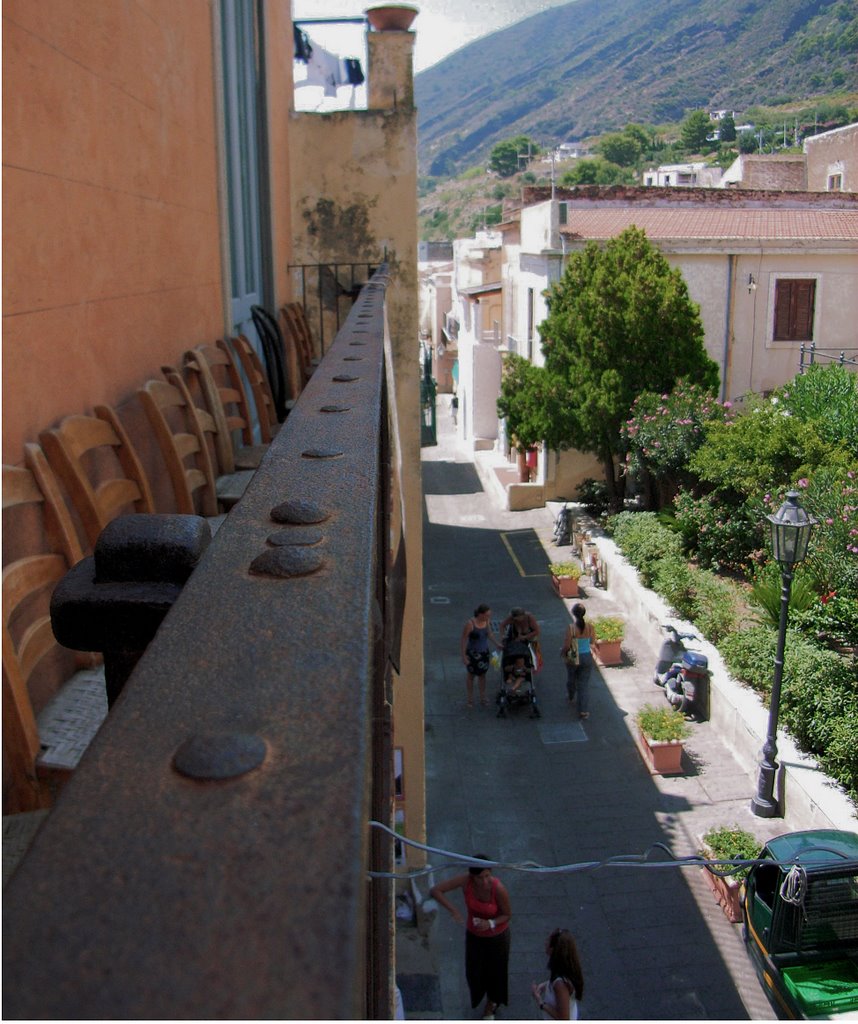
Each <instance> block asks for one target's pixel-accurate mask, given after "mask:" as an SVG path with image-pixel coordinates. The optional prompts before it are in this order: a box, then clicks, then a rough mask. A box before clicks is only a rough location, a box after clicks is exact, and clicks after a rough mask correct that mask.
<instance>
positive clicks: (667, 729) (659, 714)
mask: <svg viewBox="0 0 858 1024" xmlns="http://www.w3.org/2000/svg"><path fill="white" fill-rule="evenodd" d="M635 718H636V720H637V723H638V728H639V729H640V731H641V732H642V733H643V734H644V736H646V737H647V739H650V740H655V741H656V742H657V743H666V742H670V741H671V740H683V739H685V737H686V736H690V735H691V728H690V727H689V725H688V722H686V720H685V715H683V713H682V712H681V711H679V710H677V709H676V708H671V707H667V706H666V705H661V706H660V707H655V705H653V704H644V706H643V707H642V708H640V709H639V711H638V713H637V715H636V716H635Z"/></svg>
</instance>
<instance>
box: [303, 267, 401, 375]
mask: <svg viewBox="0 0 858 1024" xmlns="http://www.w3.org/2000/svg"><path fill="white" fill-rule="evenodd" d="M386 259H387V253H386V251H385V254H384V257H383V258H380V259H377V260H364V261H362V262H357V263H293V264H290V266H289V268H288V269H289V271H290V273H291V274H292V283H293V288H294V291H295V295H296V297H297V298H298V299H299V300H300V302H301V305H302V306H303V307H304V314H305V316H306V317H307V320H308V322H309V324H310V328H311V330H312V331H313V333H314V335H315V337H316V338H317V339H318V345H319V354H320V355H324V354H325V352H326V351H327V349H328V345H329V344H330V339H331V338H332V337H334V336H335V335H336V334H337V332H338V331H339V330H340V327H341V326H342V324H343V322H344V321H345V318H346V316H347V315H348V310H349V309H350V308H351V305H352V303H353V302H354V301H355V299H356V298H357V296H358V295H359V294H360V291H361V289H362V288H363V286H364V285H365V284H366V283H367V281H368V280H369V279H370V278H371V277H372V276H373V274H375V272H376V270H377V269H378V268H379V266H382V265H384V264H385V261H386Z"/></svg>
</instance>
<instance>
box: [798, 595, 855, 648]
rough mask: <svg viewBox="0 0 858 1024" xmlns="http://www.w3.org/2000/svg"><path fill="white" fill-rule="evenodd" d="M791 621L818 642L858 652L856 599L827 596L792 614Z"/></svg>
mask: <svg viewBox="0 0 858 1024" xmlns="http://www.w3.org/2000/svg"><path fill="white" fill-rule="evenodd" d="M790 622H791V623H792V624H793V625H794V626H795V628H796V629H798V630H801V632H802V633H803V634H805V635H806V636H807V637H808V638H809V639H811V640H816V641H817V642H818V643H821V644H829V645H837V646H844V647H853V648H855V649H856V650H858V601H856V600H855V599H854V598H852V597H843V596H841V595H840V594H825V595H823V597H821V598H819V599H817V601H815V602H814V604H812V605H811V606H810V607H809V608H806V609H805V610H804V611H801V612H797V613H796V614H795V615H794V616H792V615H791V616H790Z"/></svg>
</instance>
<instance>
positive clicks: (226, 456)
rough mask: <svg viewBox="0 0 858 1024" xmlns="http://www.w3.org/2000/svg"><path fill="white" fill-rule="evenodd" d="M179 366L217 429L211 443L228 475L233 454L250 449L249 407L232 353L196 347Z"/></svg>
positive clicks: (222, 469)
mask: <svg viewBox="0 0 858 1024" xmlns="http://www.w3.org/2000/svg"><path fill="white" fill-rule="evenodd" d="M182 362H183V369H184V371H185V373H186V374H188V375H189V377H191V378H193V379H194V380H195V381H196V383H197V386H198V388H199V392H200V394H201V395H202V397H203V400H204V401H205V404H206V408H207V409H208V410H209V412H210V413H211V415H212V416H213V417H214V420H215V423H216V425H217V438H216V442H215V443H216V445H217V459H218V464H219V466H220V468H221V471H222V472H224V473H231V472H233V470H234V469H235V468H236V466H237V465H238V463H237V462H236V453H237V451H238V450H239V449H240V447H252V446H253V426H252V414H251V409H250V403H249V402H248V398H247V392H246V390H245V387H244V383H243V381H242V379H241V373H240V371H239V369H238V366H237V364H236V362H235V359H234V358H233V356H232V352H230V350H229V348H228V347H227V348H223V347H220V346H218V345H197V347H196V348H194V349H192V350H189V351H188V352H186V353H185V354H184V357H183V361H182ZM237 441H240V445H239V447H238V448H237V447H236V442H237ZM239 468H241V467H239Z"/></svg>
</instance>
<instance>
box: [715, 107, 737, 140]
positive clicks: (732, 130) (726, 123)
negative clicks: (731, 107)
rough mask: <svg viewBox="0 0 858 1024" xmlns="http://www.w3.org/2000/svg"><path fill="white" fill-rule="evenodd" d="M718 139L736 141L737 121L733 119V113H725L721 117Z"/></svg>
mask: <svg viewBox="0 0 858 1024" xmlns="http://www.w3.org/2000/svg"><path fill="white" fill-rule="evenodd" d="M718 139H719V140H720V141H721V142H735V141H736V122H735V121H734V120H733V115H732V114H725V115H724V116H723V117H722V118H721V126H720V128H719V129H718Z"/></svg>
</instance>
